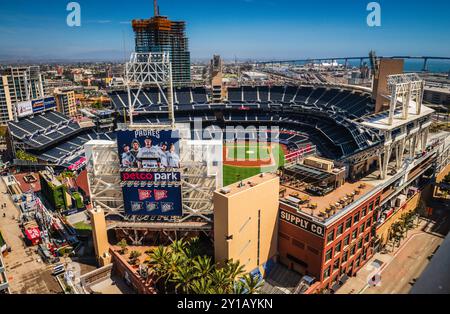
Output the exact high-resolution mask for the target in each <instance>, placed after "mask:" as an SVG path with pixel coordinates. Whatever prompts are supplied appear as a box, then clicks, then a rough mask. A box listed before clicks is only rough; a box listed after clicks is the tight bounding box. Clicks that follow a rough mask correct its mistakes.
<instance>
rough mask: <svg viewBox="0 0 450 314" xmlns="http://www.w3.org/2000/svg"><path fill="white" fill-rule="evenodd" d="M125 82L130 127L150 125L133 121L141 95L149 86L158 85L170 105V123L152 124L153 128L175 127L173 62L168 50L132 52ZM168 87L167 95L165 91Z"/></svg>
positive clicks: (127, 64) (126, 69)
mask: <svg viewBox="0 0 450 314" xmlns="http://www.w3.org/2000/svg"><path fill="white" fill-rule="evenodd" d="M125 84H126V86H127V91H128V106H129V107H128V111H129V115H130V127H133V128H148V125H138V124H135V123H134V122H133V116H134V113H135V112H136V109H139V106H136V103H137V101H138V98H139V95H140V93H141V92H142V89H143V88H145V87H147V86H157V87H158V89H159V91H160V93H161V95H162V96H163V98H164V100H165V101H166V103H167V106H168V111H167V113H168V115H169V122H170V125H159V126H155V125H152V127H153V128H155V127H156V128H158V127H160V128H167V127H170V128H172V129H173V128H175V116H174V109H173V81H172V64H171V62H170V55H169V53H168V52H148V53H138V52H134V53H132V54H131V57H130V61H129V62H127V63H126V66H125ZM164 88H166V89H167V95H166V93H165V92H164Z"/></svg>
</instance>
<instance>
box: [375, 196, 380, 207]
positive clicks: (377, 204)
mask: <svg viewBox="0 0 450 314" xmlns="http://www.w3.org/2000/svg"><path fill="white" fill-rule="evenodd" d="M380 199H381V197H378V198H377V200H376V201H375V207H378V206H380Z"/></svg>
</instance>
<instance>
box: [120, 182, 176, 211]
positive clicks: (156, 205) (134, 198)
mask: <svg viewBox="0 0 450 314" xmlns="http://www.w3.org/2000/svg"><path fill="white" fill-rule="evenodd" d="M122 191H123V199H124V206H125V213H126V214H127V215H141V216H143V215H145V216H182V215H183V209H182V206H183V205H182V204H183V203H182V197H181V196H182V194H181V186H180V185H178V186H158V185H147V186H145V187H134V186H131V187H129V186H124V187H123V189H122Z"/></svg>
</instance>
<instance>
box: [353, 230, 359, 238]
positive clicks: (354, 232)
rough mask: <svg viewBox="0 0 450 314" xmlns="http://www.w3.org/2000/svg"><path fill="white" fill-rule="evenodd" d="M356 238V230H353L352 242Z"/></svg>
mask: <svg viewBox="0 0 450 314" xmlns="http://www.w3.org/2000/svg"><path fill="white" fill-rule="evenodd" d="M357 237H358V229H355V230H353V232H352V240H355V239H356V238H357Z"/></svg>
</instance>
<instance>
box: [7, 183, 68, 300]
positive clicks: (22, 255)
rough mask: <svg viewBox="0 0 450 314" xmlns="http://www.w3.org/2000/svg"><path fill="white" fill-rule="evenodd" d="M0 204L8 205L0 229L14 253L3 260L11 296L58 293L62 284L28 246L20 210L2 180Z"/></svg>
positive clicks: (33, 249)
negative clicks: (20, 223)
mask: <svg viewBox="0 0 450 314" xmlns="http://www.w3.org/2000/svg"><path fill="white" fill-rule="evenodd" d="M0 203H1V204H3V203H6V208H3V209H2V212H1V214H0V229H1V230H2V234H3V237H4V238H5V241H6V243H7V244H8V245H9V246H10V247H11V252H10V253H9V254H8V255H7V256H6V257H5V258H4V263H5V265H6V270H7V275H8V281H9V286H10V290H11V293H20V294H27V293H33V294H47V293H52V292H53V293H57V292H59V291H60V288H59V285H58V283H57V282H56V281H55V280H54V279H53V277H52V275H51V267H49V266H48V265H46V264H45V263H43V262H42V259H41V258H40V256H39V255H38V254H37V253H36V250H35V248H33V247H27V246H26V245H25V243H24V241H23V233H22V231H21V229H20V227H19V223H18V220H17V219H18V218H19V216H20V211H19V209H18V208H17V206H16V205H15V204H14V202H13V201H12V199H11V197H10V195H9V194H8V193H7V192H6V185H5V183H4V182H3V180H0ZM3 213H4V214H5V217H3ZM13 217H14V219H13Z"/></svg>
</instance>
